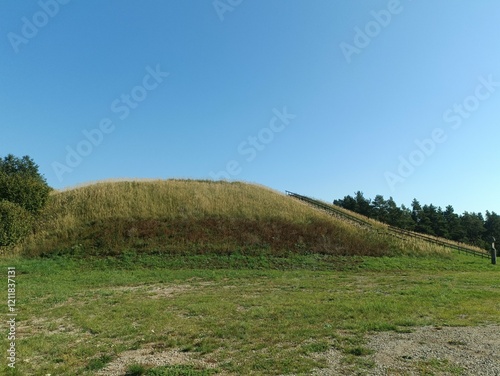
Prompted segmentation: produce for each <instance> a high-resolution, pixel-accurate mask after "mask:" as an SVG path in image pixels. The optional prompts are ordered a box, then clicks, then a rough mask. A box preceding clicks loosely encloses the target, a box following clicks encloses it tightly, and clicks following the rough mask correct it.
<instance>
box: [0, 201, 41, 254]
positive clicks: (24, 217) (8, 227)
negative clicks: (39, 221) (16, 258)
mask: <svg viewBox="0 0 500 376" xmlns="http://www.w3.org/2000/svg"><path fill="white" fill-rule="evenodd" d="M32 227H33V217H32V215H31V214H30V213H29V212H28V211H27V210H26V209H24V208H22V207H21V206H20V205H18V204H16V203H13V202H9V201H5V200H3V201H0V246H9V245H15V244H17V243H18V242H19V241H20V240H21V239H22V238H24V237H25V236H26V235H28V234H29V233H30V231H31V229H32Z"/></svg>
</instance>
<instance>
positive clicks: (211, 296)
mask: <svg viewBox="0 0 500 376" xmlns="http://www.w3.org/2000/svg"><path fill="white" fill-rule="evenodd" d="M0 251H1V257H0V270H3V273H4V276H5V278H4V281H5V284H4V287H5V290H4V291H5V296H6V297H7V293H8V288H9V286H8V283H7V282H8V281H7V274H8V273H7V272H8V268H9V267H15V270H16V278H15V279H16V291H15V295H16V310H17V311H16V313H17V314H18V316H17V317H16V368H15V369H10V368H9V367H7V366H6V365H5V364H6V362H5V361H6V357H3V361H2V363H1V364H0V370H1V371H2V372H1V373H2V374H6V375H22V376H25V375H36V376H38V375H43V376H46V375H51V376H52V375H68V376H69V375H71V376H74V375H89V376H90V375H98V374H102V375H107V376H109V375H111V374H116V375H119V376H124V375H128V376H134V375H145V376H203V375H212V374H220V375H291V374H296V375H299V374H302V375H309V374H311V373H312V372H313V370H315V369H321V368H322V367H325V366H326V364H327V360H326V353H327V351H328V350H331V349H337V350H339V351H341V353H342V354H343V360H342V361H343V362H344V363H345V364H346V365H348V367H349V369H352V371H353V374H363V372H367V371H368V370H369V369H370V367H371V366H373V364H371V363H370V360H369V358H368V357H367V356H368V355H369V354H370V353H371V350H370V349H369V348H367V347H366V343H365V341H366V338H365V336H366V334H367V333H370V332H373V331H411V330H412V328H413V327H417V326H423V325H438V326H445V325H450V326H455V325H463V326H469V325H479V324H488V323H496V324H498V323H500V315H499V314H498V312H499V311H500V288H499V287H500V278H499V271H498V268H497V267H495V266H492V265H490V264H489V261H488V260H486V259H480V258H477V259H476V258H473V257H471V256H461V255H456V254H453V253H452V252H451V251H450V250H449V249H446V248H443V247H442V246H437V245H434V244H431V243H428V242H426V241H422V240H415V239H411V238H404V237H395V236H391V235H390V234H389V233H388V232H387V231H386V226H383V225H382V224H377V223H375V224H374V226H373V228H372V229H370V230H367V229H366V228H360V227H358V226H356V225H353V224H352V223H350V222H345V221H343V220H341V219H337V218H334V217H331V216H329V215H328V214H326V213H324V212H321V211H318V210H316V209H313V208H311V207H309V206H307V205H306V204H304V203H302V202H299V201H297V200H295V199H292V198H289V197H286V196H285V195H283V194H281V193H279V192H275V191H272V190H270V189H267V188H264V187H260V186H257V185H250V184H244V183H227V182H210V181H185V180H169V181H154V182H141V183H139V182H122V183H106V184H96V185H92V186H88V187H83V188H78V189H74V190H70V191H66V192H55V193H54V194H52V196H51V197H50V200H49V203H48V206H47V207H46V208H45V210H44V211H43V212H42V213H41V216H40V218H39V219H38V220H37V223H36V228H35V231H34V232H33V234H32V235H31V236H30V237H29V238H28V239H26V241H25V242H23V243H22V244H20V245H18V246H17V247H14V248H7V249H2V250H0ZM0 312H1V313H3V314H4V317H5V320H4V321H5V322H6V323H7V322H8V317H9V316H7V314H8V306H7V304H4V305H3V308H2V309H1V310H0ZM8 333H9V327H8V325H7V326H6V327H5V331H4V334H5V335H4V336H3V337H4V339H3V340H2V341H1V344H2V349H1V350H2V353H3V354H7V350H8V349H9V341H7V336H8ZM155 359H156V360H155ZM158 359H159V360H158ZM113 369H114V370H115V371H116V372H115V371H112V370H113ZM99 372H101V373H99ZM111 372H114V373H111Z"/></svg>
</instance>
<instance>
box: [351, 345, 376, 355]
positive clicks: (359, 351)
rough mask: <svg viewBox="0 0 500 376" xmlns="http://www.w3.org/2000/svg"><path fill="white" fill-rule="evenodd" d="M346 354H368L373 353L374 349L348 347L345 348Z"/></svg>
mask: <svg viewBox="0 0 500 376" xmlns="http://www.w3.org/2000/svg"><path fill="white" fill-rule="evenodd" d="M345 352H346V354H350V355H354V356H366V355H371V354H373V350H371V349H367V348H366V347H362V346H356V347H352V348H348V349H346V350H345Z"/></svg>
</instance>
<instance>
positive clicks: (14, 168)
mask: <svg viewBox="0 0 500 376" xmlns="http://www.w3.org/2000/svg"><path fill="white" fill-rule="evenodd" d="M50 190H51V188H50V187H49V186H48V185H47V182H46V181H45V179H44V178H43V176H42V175H40V173H39V172H38V166H37V165H36V164H35V163H34V162H33V160H32V159H31V158H30V157H28V156H24V157H22V158H16V157H14V156H13V155H11V154H9V155H8V156H7V157H5V158H4V159H0V199H1V200H6V201H10V202H14V203H16V204H18V205H20V206H22V207H23V208H24V209H26V210H28V211H29V212H31V213H34V214H36V213H38V212H39V211H40V209H42V208H43V207H44V205H45V203H46V202H47V200H48V197H49V193H50Z"/></svg>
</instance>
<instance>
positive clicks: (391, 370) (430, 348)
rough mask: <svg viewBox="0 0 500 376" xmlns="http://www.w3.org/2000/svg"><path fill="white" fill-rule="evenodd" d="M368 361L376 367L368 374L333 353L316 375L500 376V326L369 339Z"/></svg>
mask: <svg viewBox="0 0 500 376" xmlns="http://www.w3.org/2000/svg"><path fill="white" fill-rule="evenodd" d="M366 347H367V348H369V349H372V350H373V351H374V354H373V355H369V356H367V357H366V359H367V360H371V361H373V362H374V364H375V365H374V367H373V368H371V369H368V370H365V371H360V369H359V368H357V369H355V368H354V367H353V366H352V365H350V364H346V363H345V362H344V361H343V354H342V353H341V352H340V351H337V350H330V351H328V352H327V353H325V354H324V355H325V356H326V357H327V361H328V367H327V368H325V369H322V370H318V371H317V372H316V373H315V375H317V376H320V375H321V376H326V375H359V374H365V375H371V376H379V375H405V376H413V375H415V376H417V375H471V376H472V375H473V376H499V375H500V326H498V325H488V326H481V327H442V328H441V327H439V328H438V327H422V328H415V329H413V331H412V332H411V333H396V332H383V333H376V334H370V335H368V336H367V343H366Z"/></svg>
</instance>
